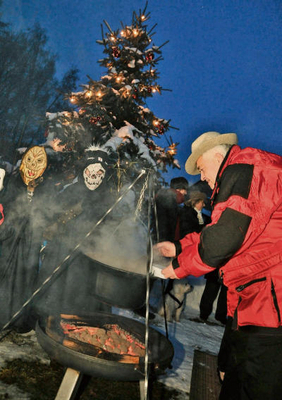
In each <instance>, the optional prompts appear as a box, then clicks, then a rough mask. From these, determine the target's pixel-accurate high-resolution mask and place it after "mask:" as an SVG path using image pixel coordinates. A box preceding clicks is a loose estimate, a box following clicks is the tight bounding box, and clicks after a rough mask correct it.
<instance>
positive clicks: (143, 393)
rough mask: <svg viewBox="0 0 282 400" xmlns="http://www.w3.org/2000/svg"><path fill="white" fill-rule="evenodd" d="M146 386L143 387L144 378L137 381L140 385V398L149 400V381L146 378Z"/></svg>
mask: <svg viewBox="0 0 282 400" xmlns="http://www.w3.org/2000/svg"><path fill="white" fill-rule="evenodd" d="M147 384H148V386H147V387H145V379H143V380H141V381H139V387H140V400H150V398H151V396H150V395H151V382H150V380H148V382H147Z"/></svg>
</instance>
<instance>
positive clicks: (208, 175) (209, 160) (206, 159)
mask: <svg viewBox="0 0 282 400" xmlns="http://www.w3.org/2000/svg"><path fill="white" fill-rule="evenodd" d="M222 160H223V156H221V154H218V153H217V154H204V155H202V156H201V157H199V158H198V160H197V168H198V170H199V172H200V174H201V181H206V182H207V184H208V185H209V187H210V188H211V189H213V188H214V185H215V180H216V177H217V173H218V170H219V167H220V164H221V162H222Z"/></svg>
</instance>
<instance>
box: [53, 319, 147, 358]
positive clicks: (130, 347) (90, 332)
mask: <svg viewBox="0 0 282 400" xmlns="http://www.w3.org/2000/svg"><path fill="white" fill-rule="evenodd" d="M60 325H61V328H62V329H63V331H64V334H65V335H67V336H68V337H69V338H71V339H74V340H78V341H80V342H83V343H87V344H90V345H92V346H96V347H100V348H101V349H103V350H105V351H108V352H111V353H116V354H122V355H123V354H126V355H130V356H138V357H144V356H145V345H144V344H143V343H142V342H140V341H139V340H138V339H137V338H135V337H134V336H133V335H132V334H131V333H129V332H127V331H125V330H124V329H122V328H120V327H119V326H118V325H117V324H107V325H104V327H102V328H100V327H92V326H77V325H73V324H69V323H65V322H63V321H61V323H60Z"/></svg>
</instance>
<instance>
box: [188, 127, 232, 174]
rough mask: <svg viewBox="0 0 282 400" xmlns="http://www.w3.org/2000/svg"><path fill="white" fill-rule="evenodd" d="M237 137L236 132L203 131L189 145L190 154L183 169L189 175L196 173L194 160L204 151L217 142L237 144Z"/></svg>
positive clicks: (216, 144) (217, 143) (197, 171)
mask: <svg viewBox="0 0 282 400" xmlns="http://www.w3.org/2000/svg"><path fill="white" fill-rule="evenodd" d="M237 143H238V137H237V135H236V133H222V134H220V133H218V132H205V133H203V134H202V135H200V136H199V137H198V138H197V139H196V140H194V142H193V143H192V146H191V155H190V156H189V157H188V159H187V161H186V163H185V170H186V172H187V173H188V174H190V175H198V174H199V170H198V168H197V165H196V162H197V160H198V158H199V157H201V156H202V155H203V154H204V153H205V152H206V151H208V150H210V149H212V148H213V147H215V146H218V145H219V144H237Z"/></svg>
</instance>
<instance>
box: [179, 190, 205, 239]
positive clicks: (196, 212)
mask: <svg viewBox="0 0 282 400" xmlns="http://www.w3.org/2000/svg"><path fill="white" fill-rule="evenodd" d="M206 201H207V196H206V194H205V193H203V192H199V191H192V192H191V193H190V195H189V199H188V200H187V201H185V202H184V206H183V207H182V208H181V209H180V223H179V226H180V238H181V239H182V238H183V237H184V236H186V235H188V233H192V232H197V233H199V232H201V230H202V229H203V227H204V226H205V225H207V224H209V223H210V217H209V216H208V215H206V214H204V213H202V209H203V208H204V206H205V202H206Z"/></svg>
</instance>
